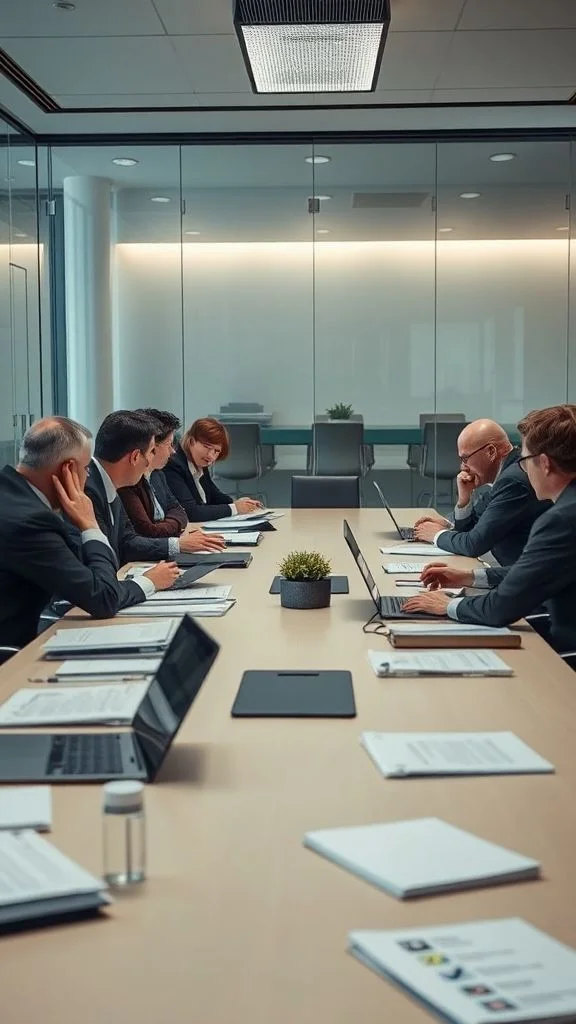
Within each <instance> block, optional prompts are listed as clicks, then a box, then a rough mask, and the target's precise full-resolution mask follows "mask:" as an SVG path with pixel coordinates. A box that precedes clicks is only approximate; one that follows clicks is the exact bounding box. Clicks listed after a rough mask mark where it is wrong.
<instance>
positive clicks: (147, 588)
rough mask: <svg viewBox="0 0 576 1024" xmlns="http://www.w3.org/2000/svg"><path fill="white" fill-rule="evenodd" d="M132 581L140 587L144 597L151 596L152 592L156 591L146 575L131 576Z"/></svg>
mask: <svg viewBox="0 0 576 1024" xmlns="http://www.w3.org/2000/svg"><path fill="white" fill-rule="evenodd" d="M132 582H133V583H135V584H136V586H138V587H140V590H141V591H142V593H143V594H144V597H151V596H152V594H155V593H156V587H155V586H154V584H153V583H152V580H151V579H150V578H149V577H148V576H133V577H132Z"/></svg>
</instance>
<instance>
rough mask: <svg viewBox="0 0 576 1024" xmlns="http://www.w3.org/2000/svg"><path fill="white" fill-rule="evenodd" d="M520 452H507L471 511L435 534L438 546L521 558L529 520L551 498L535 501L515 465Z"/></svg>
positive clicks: (504, 561) (507, 560) (509, 560)
mask: <svg viewBox="0 0 576 1024" xmlns="http://www.w3.org/2000/svg"><path fill="white" fill-rule="evenodd" d="M519 456H520V453H519V452H518V451H513V452H510V454H509V455H507V457H506V458H505V459H504V463H503V466H502V470H501V472H500V474H499V476H498V478H497V480H496V482H495V484H494V486H493V487H491V488H489V489H487V490H486V491H485V492H484V493H483V494H482V495H481V497H480V499H479V501H478V502H477V503H475V504H474V505H473V507H472V509H471V511H470V515H468V516H466V518H465V519H456V520H455V523H454V529H453V530H447V531H446V532H445V533H443V534H441V536H440V537H438V538H437V540H436V544H437V546H438V547H439V548H442V550H443V551H453V552H454V553H455V554H457V555H468V556H469V557H470V558H477V557H478V556H479V555H483V554H485V553H486V552H487V551H491V552H492V554H493V555H494V558H496V559H497V560H498V561H499V562H500V564H501V565H513V563H514V562H516V561H517V559H518V558H520V555H521V554H522V551H523V549H524V546H525V544H526V541H527V540H528V535H529V533H530V530H531V528H532V524H533V523H534V522H535V520H536V519H537V518H538V516H541V515H542V513H543V512H545V511H546V509H549V508H550V502H549V501H538V498H537V497H536V495H535V494H534V491H533V490H532V487H531V485H530V481H529V480H528V477H527V476H526V473H523V472H522V470H521V468H520V466H519V465H518V459H519Z"/></svg>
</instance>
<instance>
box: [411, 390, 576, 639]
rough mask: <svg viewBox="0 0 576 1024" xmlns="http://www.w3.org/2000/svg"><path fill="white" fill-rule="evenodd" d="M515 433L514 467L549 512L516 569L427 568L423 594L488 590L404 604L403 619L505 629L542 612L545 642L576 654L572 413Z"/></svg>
mask: <svg viewBox="0 0 576 1024" xmlns="http://www.w3.org/2000/svg"><path fill="white" fill-rule="evenodd" d="M518 429H519V431H520V433H521V435H522V456H521V458H520V460H519V461H520V465H521V467H522V470H523V471H524V472H525V473H526V475H527V476H528V479H529V480H530V483H531V484H532V487H533V488H534V491H535V492H536V495H537V496H538V498H539V499H541V500H545V499H548V500H550V501H551V502H552V503H553V504H552V506H551V507H550V508H549V509H548V511H546V512H544V513H543V514H542V515H541V516H540V517H539V518H538V519H537V520H536V522H535V523H534V525H533V527H532V529H531V531H530V536H529V538H528V542H527V544H526V547H525V548H524V551H523V552H522V554H521V556H520V558H519V559H518V561H517V562H516V563H515V564H514V565H512V566H509V567H505V568H497V569H488V570H487V571H485V570H477V571H476V572H469V571H466V570H462V569H460V570H459V569H451V568H450V567H449V566H447V565H442V564H432V565H430V566H427V567H426V569H425V570H424V572H423V574H422V579H423V582H424V583H426V585H427V586H431V587H439V586H454V585H456V586H483V585H484V586H488V587H490V588H491V589H490V590H488V592H487V593H486V594H481V595H478V596H477V597H464V598H459V599H456V600H452V601H451V600H450V598H448V597H446V596H445V595H444V594H440V593H434V592H429V593H426V594H421V595H420V596H418V597H413V598H409V600H408V602H407V604H406V610H407V611H414V612H416V611H419V612H427V613H428V614H429V615H446V614H448V615H449V617H450V618H453V619H456V620H457V621H459V622H470V623H476V624H478V625H483V626H508V625H510V624H511V623H513V622H516V621H517V620H518V619H521V618H522V617H523V616H525V615H527V614H529V613H530V612H531V611H532V610H533V609H534V608H535V607H538V606H540V605H542V604H543V605H544V606H545V608H546V610H547V611H548V613H549V615H550V632H549V636H548V639H549V640H550V643H551V644H552V645H553V646H554V647H555V648H556V649H557V650H559V651H567V650H575V649H576V406H575V405H556V406H552V407H551V408H549V409H540V410H537V411H535V412H531V413H529V414H528V416H526V417H525V418H524V419H523V420H522V421H521V423H519V424H518Z"/></svg>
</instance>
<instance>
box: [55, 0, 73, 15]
mask: <svg viewBox="0 0 576 1024" xmlns="http://www.w3.org/2000/svg"><path fill="white" fill-rule="evenodd" d="M52 7H55V8H56V10H57V11H68V12H69V13H70V11H75V10H76V4H73V3H72V2H71V0H56V3H53V4H52Z"/></svg>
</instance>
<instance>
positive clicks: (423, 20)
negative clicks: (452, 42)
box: [390, 0, 465, 32]
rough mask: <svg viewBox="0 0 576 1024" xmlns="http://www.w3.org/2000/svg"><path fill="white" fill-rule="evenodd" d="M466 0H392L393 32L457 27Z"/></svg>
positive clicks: (437, 30)
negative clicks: (423, 0)
mask: <svg viewBox="0 0 576 1024" xmlns="http://www.w3.org/2000/svg"><path fill="white" fill-rule="evenodd" d="M464 4H465V0H425V2H424V3H423V2H422V0H392V2H391V21H390V27H391V29H392V31H393V32H446V31H450V30H451V29H454V28H456V25H457V23H458V18H459V16H460V12H461V11H462V8H463V7H464Z"/></svg>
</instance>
